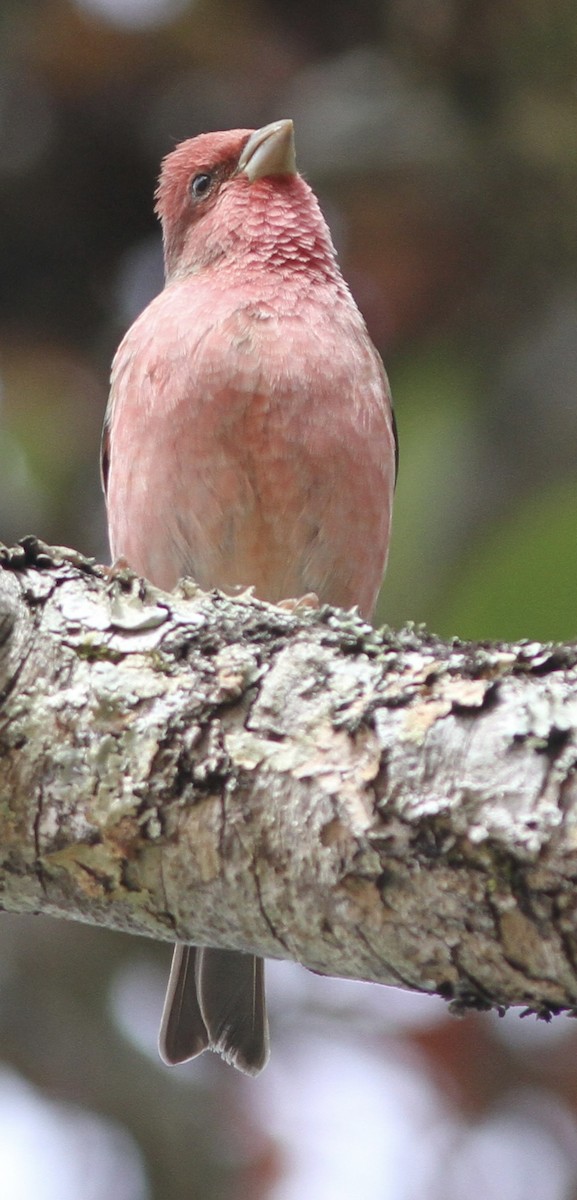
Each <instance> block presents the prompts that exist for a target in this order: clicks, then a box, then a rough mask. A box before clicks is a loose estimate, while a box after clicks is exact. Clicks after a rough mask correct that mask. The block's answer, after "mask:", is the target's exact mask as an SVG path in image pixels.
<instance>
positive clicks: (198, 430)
mask: <svg viewBox="0 0 577 1200" xmlns="http://www.w3.org/2000/svg"><path fill="white" fill-rule="evenodd" d="M359 186H360V184H359ZM156 212H157V215H158V217H159V218H160V222H161V226H162V235H163V247H164V265H165V285H164V288H163V290H162V291H161V292H160V294H159V295H158V296H156V297H155V298H154V299H153V300H152V301H151V303H150V304H149V305H148V306H147V307H146V308H145V309H144V311H143V312H142V313H141V314H140V316H138V317H137V319H136V321H135V322H134V324H133V325H132V326H131V328H130V329H129V330H128V332H127V333H126V335H125V336H124V338H123V340H122V342H121V344H120V346H119V348H118V350H117V352H116V355H115V357H114V361H113V364H112V371H111V387H110V397H109V402H108V407H107V411H106V417H105V422H104V430H103V438H102V478H103V485H104V490H105V495H106V507H107V516H108V529H109V540H110V548H111V554H112V559H113V561H114V560H116V559H119V560H125V561H126V562H128V564H129V565H130V567H131V568H132V569H133V570H134V571H135V572H136V573H138V574H139V575H142V576H144V577H146V578H147V579H148V580H150V581H151V582H152V583H153V584H155V585H156V586H158V587H160V588H163V589H167V590H170V589H172V588H174V587H175V585H176V583H177V582H178V580H179V579H180V578H181V577H183V576H192V577H193V578H194V579H195V581H196V582H197V584H199V585H200V587H201V588H203V589H206V590H211V589H214V588H218V589H220V590H221V591H224V592H226V593H229V594H234V593H235V592H238V591H239V590H243V589H248V588H252V589H253V593H254V595H255V596H256V597H257V598H258V599H260V600H262V601H267V602H270V603H272V604H277V603H283V602H289V601H290V598H296V599H297V600H298V598H299V597H314V598H315V600H317V601H318V603H321V604H324V603H328V604H331V605H334V606H337V607H340V608H343V609H351V608H354V607H356V608H357V610H358V611H359V613H360V614H361V616H363V617H364V618H366V619H367V620H371V618H372V616H373V613H374V608H375V604H376V600H377V595H378V592H379V589H380V585H381V581H382V577H383V574H384V571H385V566H386V561H387V554H388V547H389V539H390V527H391V514H392V504H393V492H394V486H395V479H396V471H397V455H398V447H397V436H396V428H395V420H394V414H393V408H392V402H391V394H390V389H389V384H388V380H387V376H386V373H385V370H384V367H383V363H382V361H381V358H380V356H379V354H378V352H377V350H376V349H375V347H374V346H373V343H372V341H371V339H370V336H369V333H368V331H367V327H366V324H365V321H364V319H363V317H362V316H361V313H360V311H359V309H358V307H357V305H356V303H355V301H354V299H353V297H352V295H351V292H350V290H349V287H348V286H347V284H346V282H345V280H344V278H343V275H342V273H341V270H340V267H339V264H338V260H337V255H336V252H335V249H334V246H333V242H332V239H331V235H330V232H329V228H328V225H327V223H326V221H325V218H324V216H323V214H322V212H321V209H320V206H319V203H318V200H317V198H316V196H315V194H314V192H313V191H312V189H311V187H310V186H309V184H308V183H307V182H306V180H305V179H304V177H303V176H302V174H300V173H299V171H298V170H297V166H296V157H295V140H294V129H293V122H292V121H291V120H289V119H283V120H278V121H273V122H272V123H270V124H267V125H265V126H263V127H262V128H260V129H256V130H250V129H234V130H227V131H224V132H214V133H203V134H199V135H198V136H196V137H194V138H189V139H187V140H186V141H183V142H181V143H180V144H178V145H177V146H176V147H175V148H174V149H173V150H172V151H171V152H170V153H169V154H168V155H167V156H166V158H165V159H164V160H163V162H162V165H161V171H160V177H159V183H158V188H157V192H156ZM312 602H314V601H312ZM206 1049H210V1050H214V1051H216V1052H217V1053H218V1054H220V1055H221V1057H222V1058H224V1059H225V1060H226V1061H227V1062H228V1063H231V1064H232V1065H234V1066H235V1067H237V1068H238V1069H239V1070H241V1071H243V1072H245V1073H246V1074H249V1075H257V1074H258V1073H259V1071H261V1070H262V1068H263V1067H264V1065H265V1064H266V1062H267V1059H268V1056H269V1033H268V1020H267V1013H266V1002H265V990H264V964H263V960H262V959H261V958H258V957H256V956H254V955H253V954H250V953H241V952H239V951H236V950H233V951H231V950H223V949H219V948H216V947H195V946H191V945H188V944H183V943H177V944H176V947H175V950H174V956H173V963H172V969H171V974H170V979H169V984H168V990H167V996H166V1002H165V1006H164V1012H163V1016H162V1022H161V1029H160V1035H159V1050H160V1054H161V1057H162V1058H163V1059H164V1061H165V1062H167V1063H171V1064H173V1063H179V1062H184V1061H187V1060H188V1059H190V1058H194V1057H195V1056H196V1055H198V1054H200V1053H202V1051H204V1050H206Z"/></svg>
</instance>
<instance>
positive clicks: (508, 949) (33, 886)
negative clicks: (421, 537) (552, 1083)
mask: <svg viewBox="0 0 577 1200" xmlns="http://www.w3.org/2000/svg"><path fill="white" fill-rule="evenodd" d="M0 567H1V569H0V701H1V702H0V902H1V904H2V906H3V907H4V908H5V909H9V910H11V911H13V912H25V911H42V912H44V913H49V914H52V915H57V916H62V917H69V918H75V919H80V920H84V921H88V922H91V923H94V924H102V925H107V926H110V927H113V928H117V929H125V930H131V931H133V932H135V933H141V934H148V935H150V936H152V937H156V938H167V939H174V938H175V937H176V936H177V937H178V938H180V939H182V940H189V941H192V942H198V943H201V944H214V945H223V946H229V947H231V948H238V949H244V950H249V949H250V950H254V951H257V952H258V953H259V954H262V955H264V956H269V957H277V958H292V959H297V960H299V961H300V962H302V963H304V964H305V965H306V966H308V967H311V968H313V969H314V970H317V971H321V972H324V973H327V974H337V975H345V976H350V977H353V978H361V979H372V980H377V981H380V982H383V983H392V984H399V985H401V986H406V987H412V988H417V989H419V990H422V991H429V992H439V993H440V994H441V995H443V996H445V997H446V998H448V999H451V1000H453V1002H454V1004H455V1005H456V1006H457V1007H461V1008H463V1007H488V1006H490V1005H508V1004H524V1005H526V1006H527V1007H530V1008H532V1009H535V1010H536V1011H538V1012H539V1013H541V1014H542V1015H544V1016H547V1015H549V1013H551V1012H556V1011H558V1010H559V1009H561V1008H572V1007H573V1006H575V1005H577V927H576V917H575V912H576V899H575V886H574V884H575V878H576V875H577V792H576V786H575V766H576V764H577V652H576V650H575V648H574V647H572V646H569V647H562V646H561V647H559V646H542V645H539V644H535V643H532V644H519V645H513V646H504V645H471V644H464V643H460V642H457V641H455V642H448V643H447V642H442V641H440V640H438V639H436V638H434V637H431V636H429V635H428V634H426V633H425V632H423V631H421V630H419V629H414V628H407V629H405V630H402V631H401V632H400V633H391V632H390V631H389V630H387V629H385V630H382V631H380V632H374V631H373V630H372V629H371V628H370V627H369V626H367V625H365V624H364V623H363V622H362V621H361V620H360V619H359V618H358V617H357V616H356V615H355V614H351V613H338V612H335V611H333V610H331V609H329V608H323V609H321V610H319V611H312V610H306V611H302V612H299V611H297V612H288V611H285V610H282V609H279V608H273V607H270V606H267V605H264V604H260V603H258V602H257V601H255V600H254V599H252V598H251V597H250V596H249V595H243V596H241V597H239V598H237V599H235V600H231V599H229V598H227V597H225V596H222V595H220V594H216V593H214V594H204V593H202V592H200V591H198V589H196V587H195V586H194V585H193V584H192V583H190V582H186V581H185V582H183V584H182V585H181V587H180V588H179V589H178V590H177V592H175V593H174V594H172V595H167V594H165V593H162V592H159V591H158V590H156V589H154V588H152V587H150V586H149V585H147V584H144V583H143V582H142V581H141V580H138V579H136V578H135V577H134V576H133V575H132V574H131V573H130V572H128V571H120V572H117V573H112V574H110V573H109V572H107V571H106V570H105V569H104V568H99V567H95V566H93V565H92V564H90V563H89V562H87V561H85V560H84V559H82V558H81V557H80V556H78V555H75V554H74V553H73V552H71V551H60V550H54V549H49V548H48V547H45V546H43V545H42V544H41V543H38V542H36V541H35V540H34V539H24V541H23V543H22V544H21V545H20V546H19V547H16V548H14V549H12V550H7V549H4V550H3V551H0Z"/></svg>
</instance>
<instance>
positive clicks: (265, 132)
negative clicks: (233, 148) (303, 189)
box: [238, 120, 297, 183]
mask: <svg viewBox="0 0 577 1200" xmlns="http://www.w3.org/2000/svg"><path fill="white" fill-rule="evenodd" d="M296 170H297V166H296V160H295V139H294V129H293V123H292V121H290V120H287V121H273V122H272V125H263V127H262V129H255V131H254V133H251V135H250V137H249V139H248V142H247V143H246V146H245V147H244V150H243V152H242V154H241V156H240V158H239V160H238V172H239V174H242V175H246V177H247V179H248V181H249V183H254V181H255V179H264V178H265V176H267V175H296Z"/></svg>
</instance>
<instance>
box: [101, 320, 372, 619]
mask: <svg viewBox="0 0 577 1200" xmlns="http://www.w3.org/2000/svg"><path fill="white" fill-rule="evenodd" d="M293 309H294V311H292V312H288V313H285V314H284V316H283V317H282V319H281V318H280V317H279V314H278V310H276V311H275V308H274V306H273V305H272V304H271V302H270V301H269V300H268V299H267V298H266V297H265V298H263V299H262V300H261V301H260V302H256V301H254V300H253V301H251V302H250V303H249V304H246V305H245V306H244V307H242V308H238V307H237V308H236V309H234V310H233V311H228V312H226V311H224V312H222V313H219V311H218V306H217V307H216V308H213V310H212V312H210V314H209V317H210V319H207V313H206V312H204V313H203V314H201V315H202V317H203V319H202V320H201V319H200V316H199V319H198V321H197V322H196V323H194V322H193V321H192V322H191V320H190V312H183V311H181V309H180V307H178V306H177V309H176V311H175V310H174V308H173V311H172V314H167V312H166V310H165V309H163V308H162V306H160V311H159V312H158V313H157V314H156V317H155V320H154V324H155V326H156V327H155V329H154V330H152V329H151V328H150V321H149V322H148V327H147V322H144V331H143V332H144V337H143V338H142V337H141V339H140V343H139V347H138V350H137V351H136V350H135V347H134V345H130V344H128V345H127V346H125V347H124V348H123V347H121V349H120V351H119V355H120V356H122V355H124V357H123V358H122V361H120V362H118V363H117V364H116V366H115V373H114V375H115V382H113V406H112V415H111V430H110V432H111V465H110V482H109V492H108V508H109V524H110V529H111V539H112V542H113V547H112V548H113V553H114V554H115V555H120V554H123V555H124V556H125V557H126V558H127V559H128V561H129V562H131V564H132V565H133V566H134V568H135V569H136V570H137V571H139V572H141V573H142V574H144V575H146V576H147V577H148V578H150V579H151V580H152V581H153V582H155V583H157V584H158V585H159V586H162V587H165V588H171V587H172V586H174V584H175V583H176V581H177V579H178V578H179V577H180V576H181V575H183V574H191V575H193V576H194V577H195V578H196V579H197V581H198V582H199V583H200V585H201V586H203V587H205V588H211V587H219V588H222V589H224V590H227V591H232V590H235V589H237V588H243V587H249V586H253V587H254V588H255V592H256V594H257V595H258V596H259V597H260V598H262V599H266V600H270V601H273V602H274V601H277V600H280V599H283V598H285V597H287V596H298V595H302V594H304V593H305V592H310V591H314V592H317V594H318V595H319V597H320V599H321V600H326V601H329V602H331V603H334V604H337V605H342V606H343V607H350V606H351V605H353V604H359V606H360V607H361V610H362V611H364V612H365V615H370V611H371V610H372V606H373V604H374V600H375V597H376V593H377V591H378V586H379V583H380V579H381V576H382V572H383V570H384V565H385V559H386V553H387V547H388V539H389V525H390V509H391V502H392V489H393V481H394V467H393V442H392V430H391V418H390V408H389V404H388V395H387V392H386V384H385V382H384V375H383V373H382V371H381V370H380V369H379V367H378V363H377V360H376V356H375V355H374V351H373V350H372V347H371V346H370V343H369V341H368V337H367V335H366V333H364V327H363V326H362V325H361V326H359V324H358V323H357V322H356V321H349V322H348V324H347V320H346V319H345V318H346V314H345V317H344V318H343V317H340V316H339V314H338V313H337V314H335V313H334V312H333V313H328V314H327V313H326V312H325V311H324V307H323V308H322V309H321V310H320V312H318V313H315V312H311V311H308V312H307V311H305V312H303V311H301V312H298V311H296V306H293ZM355 311H356V310H355ZM339 322H340V327H339ZM129 342H130V339H129ZM119 464H122V465H123V469H122V471H121V470H120V469H119ZM127 464H128V465H127Z"/></svg>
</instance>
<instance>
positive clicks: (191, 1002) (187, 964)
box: [158, 942, 209, 1065]
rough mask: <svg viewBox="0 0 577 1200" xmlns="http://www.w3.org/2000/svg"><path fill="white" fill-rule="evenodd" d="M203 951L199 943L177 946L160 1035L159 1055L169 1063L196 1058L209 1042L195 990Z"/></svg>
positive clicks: (179, 944)
mask: <svg viewBox="0 0 577 1200" xmlns="http://www.w3.org/2000/svg"><path fill="white" fill-rule="evenodd" d="M201 953H202V951H200V950H197V948H196V946H183V945H182V944H181V943H180V942H177V943H176V946H175V947H174V954H173V956H172V966H171V968H170V977H169V980H168V987H167V989H166V999H165V1001H164V1009H163V1012H162V1020H161V1022H160V1033H159V1035H158V1049H159V1053H160V1057H161V1058H162V1059H163V1060H164V1062H165V1063H169V1064H170V1065H174V1064H176V1063H182V1062H188V1060H189V1059H190V1058H196V1056H197V1055H198V1054H202V1051H203V1050H206V1048H207V1046H208V1045H209V1036H208V1032H207V1028H206V1025H205V1023H204V1019H203V1016H202V1012H201V1010H200V1005H199V1003H198V998H197V993H196V970H197V958H198V956H199V955H200V954H201Z"/></svg>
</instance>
